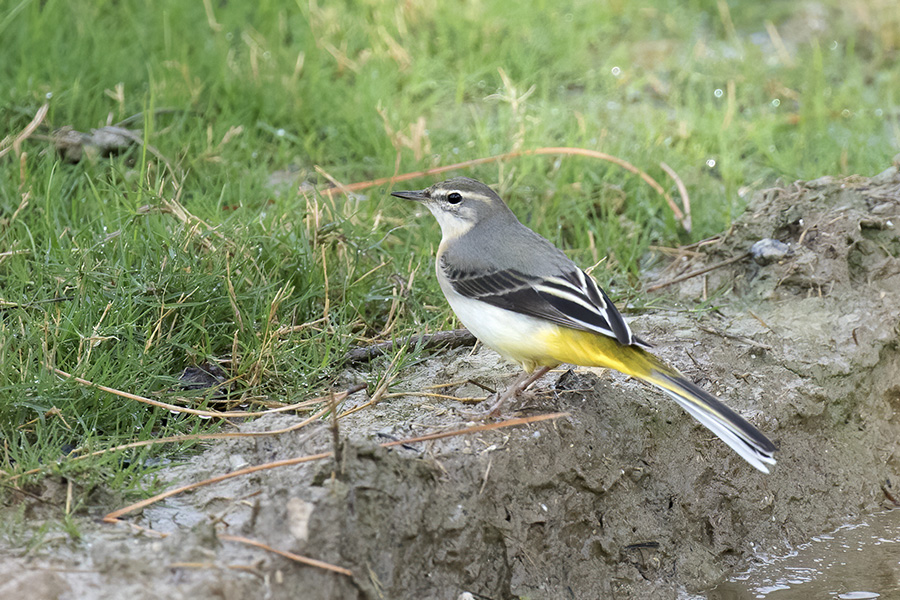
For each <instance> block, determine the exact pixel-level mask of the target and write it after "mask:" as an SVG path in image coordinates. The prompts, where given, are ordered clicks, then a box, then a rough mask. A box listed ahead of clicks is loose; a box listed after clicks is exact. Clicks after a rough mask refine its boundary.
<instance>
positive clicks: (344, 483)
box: [0, 167, 900, 600]
mask: <svg viewBox="0 0 900 600" xmlns="http://www.w3.org/2000/svg"><path fill="white" fill-rule="evenodd" d="M898 227H900V176H898V172H897V168H896V167H893V168H891V169H889V170H888V171H885V172H884V173H883V174H881V175H880V176H878V177H876V178H873V179H864V178H850V179H846V180H836V179H827V178H826V179H822V180H817V181H812V182H805V183H797V184H793V185H790V186H786V187H785V188H779V189H773V190H769V191H767V192H765V193H763V194H760V195H759V196H758V197H757V198H756V199H755V200H754V201H753V202H752V204H751V206H750V207H749V208H748V210H747V212H746V214H745V215H744V216H742V217H741V218H740V219H739V220H738V221H737V222H736V223H735V224H734V226H733V227H732V228H731V230H730V231H729V232H727V233H726V234H723V235H722V236H721V237H720V238H719V239H717V240H714V241H712V242H710V243H707V244H704V245H701V246H700V247H699V248H696V249H695V250H693V251H688V252H686V253H685V256H684V259H683V260H681V259H680V260H677V261H675V262H674V263H673V265H671V266H670V267H669V268H667V269H666V270H664V271H663V272H661V273H659V274H658V275H657V278H658V280H659V281H666V280H670V279H671V278H674V277H676V276H678V275H680V274H684V273H688V272H692V271H695V270H697V269H700V268H703V267H704V266H711V265H714V264H718V263H720V262H723V261H726V260H728V259H731V258H733V257H736V256H739V255H741V254H743V253H746V252H748V251H749V250H750V248H751V247H752V246H753V244H754V243H755V242H758V241H759V240H765V239H770V240H777V241H779V242H781V243H782V244H784V245H781V244H774V243H772V242H765V243H763V244H762V245H759V246H757V247H756V249H755V254H756V258H753V257H748V258H746V259H743V260H737V261H734V262H731V263H730V264H727V265H725V266H722V267H720V268H716V269H714V270H711V271H709V272H708V273H706V274H704V275H702V276H697V277H693V278H689V279H687V280H685V281H684V282H682V283H680V284H675V285H671V286H668V287H666V288H664V290H663V292H661V293H666V294H670V295H674V297H675V298H676V300H677V303H678V305H679V306H680V308H681V309H683V310H666V311H659V312H657V313H652V314H651V313H644V314H641V315H639V316H636V317H633V318H632V319H631V321H632V324H633V327H634V329H635V330H636V331H637V332H638V333H639V335H641V336H642V337H645V338H647V339H649V340H652V341H653V342H654V343H655V344H656V346H657V351H658V353H659V354H661V355H662V356H664V357H665V358H666V359H668V360H670V361H671V362H673V363H674V364H676V365H677V366H678V367H679V368H680V369H681V370H682V371H684V372H685V373H686V374H688V375H689V376H690V377H692V378H693V379H694V380H695V381H697V382H698V383H699V384H701V385H703V386H704V387H706V388H707V389H709V390H711V391H712V392H714V393H715V394H717V395H719V396H720V397H721V398H722V399H723V400H725V401H726V402H728V403H729V404H730V405H731V406H733V407H734V408H736V409H737V410H738V411H739V412H741V413H742V414H744V415H745V416H747V417H748V418H749V419H750V420H751V421H752V422H753V423H754V424H755V425H756V426H757V427H759V428H760V429H761V430H762V431H763V432H765V433H767V434H768V435H770V437H771V438H772V439H773V440H774V441H776V443H777V444H778V445H779V446H780V452H779V454H778V461H779V462H778V465H777V466H776V467H775V469H774V472H773V473H772V474H771V475H768V476H767V475H763V474H761V473H759V472H757V471H755V470H753V469H752V468H751V467H749V466H748V465H747V464H745V463H744V462H743V461H742V460H741V459H740V458H739V457H738V456H737V455H735V454H734V453H733V452H731V451H730V450H729V449H728V448H727V447H725V446H724V445H723V444H722V443H721V442H719V441H718V440H716V439H714V438H713V437H712V435H710V434H709V433H708V432H707V430H705V429H703V428H702V427H700V426H699V425H697V424H695V422H694V421H693V420H692V419H691V418H690V417H688V416H687V415H686V414H684V413H683V412H682V411H681V409H680V408H678V407H677V406H676V405H675V404H674V403H672V402H671V401H669V400H668V399H667V398H665V397H664V396H663V395H661V394H659V393H658V392H656V391H654V390H651V389H649V388H647V387H645V386H643V385H640V384H637V383H635V382H632V381H629V380H626V379H624V378H622V377H620V376H618V375H617V374H611V373H606V372H598V373H593V372H586V371H579V372H574V371H571V372H559V373H556V374H554V375H553V376H551V377H549V378H548V379H547V380H546V381H545V382H544V383H543V384H542V385H540V386H538V389H537V391H536V393H535V394H534V395H533V396H531V397H530V398H527V399H525V400H523V402H522V405H521V408H522V409H523V410H522V414H534V413H539V412H550V411H566V412H568V413H569V414H570V416H568V417H564V418H561V419H558V420H555V421H550V422H544V423H539V424H535V425H530V426H527V427H521V428H516V429H503V430H499V431H492V432H483V433H480V434H476V435H470V436H465V437H452V438H448V439H443V440H437V441H431V442H425V443H417V444H412V445H409V446H407V447H395V448H391V449H387V448H382V447H380V446H378V443H379V442H382V441H384V440H386V439H389V438H390V437H394V438H403V437H405V436H408V435H411V434H418V433H423V432H429V431H435V430H446V429H455V428H458V427H461V426H464V424H465V421H466V419H465V418H464V417H462V416H461V415H460V411H462V410H467V409H471V407H470V406H466V405H463V404H462V403H458V402H455V401H452V400H447V399H439V398H433V397H421V396H416V395H410V396H407V397H398V398H390V399H386V400H383V401H382V402H381V403H380V404H378V405H376V406H374V407H371V408H367V409H365V410H361V411H359V412H357V413H355V414H354V415H352V416H349V417H347V418H346V419H344V420H342V421H341V424H340V431H341V439H342V440H343V442H342V445H341V446H342V458H341V461H340V462H339V463H337V464H336V463H335V462H334V461H333V460H323V461H318V462H313V463H306V464H302V465H296V466H292V467H286V468H281V469H276V470H270V471H265V472H260V473H257V474H254V475H251V476H246V477H240V478H235V479H231V480H228V481H226V482H222V483H220V484H218V485H213V486H208V487H204V488H201V489H199V490H197V491H196V492H193V493H188V494H184V495H182V496H178V497H176V498H173V499H171V500H169V501H167V502H166V503H165V504H161V505H158V506H154V507H152V508H150V509H147V510H146V511H144V513H143V514H141V515H138V516H136V517H134V518H133V519H132V520H133V521H134V522H136V523H139V524H141V525H143V526H146V527H151V528H153V529H156V530H159V531H165V532H172V533H173V535H171V536H170V537H168V538H166V539H162V540H160V539H155V538H153V537H151V536H147V535H138V534H135V533H134V532H132V531H130V530H128V529H126V528H118V527H115V526H109V525H100V524H96V523H93V522H92V521H91V520H90V518H89V517H85V518H84V523H83V532H84V537H83V539H82V541H81V542H80V543H79V544H74V545H70V544H68V543H63V542H60V543H58V544H45V545H44V546H43V547H42V549H41V550H40V552H38V553H36V554H32V555H29V556H28V557H26V558H22V557H20V556H19V555H18V554H17V553H6V555H5V558H4V559H3V560H2V567H0V597H10V598H13V597H31V598H57V597H60V598H124V597H130V598H159V597H166V598H176V599H177V598H191V599H192V600H205V599H207V598H273V599H280V598H312V599H317V598H322V599H326V598H327V599H331V598H366V599H369V598H416V599H419V598H441V599H445V598H446V599H451V600H453V599H456V598H460V597H466V596H462V594H464V593H465V592H469V593H470V594H471V597H472V598H492V599H502V598H518V597H527V598H536V599H537V598H548V599H555V598H590V597H610V598H670V597H673V596H674V595H675V594H676V590H678V589H683V588H686V589H689V590H690V589H698V588H702V587H704V586H708V585H710V584H712V583H714V582H715V581H716V580H717V579H718V578H719V577H720V576H721V575H722V574H723V573H724V572H725V571H726V570H727V569H729V568H730V567H732V566H733V565H735V564H737V563H738V562H739V561H740V560H742V559H744V558H746V557H748V556H749V555H750V554H751V553H752V552H754V551H769V550H775V549H783V548H784V547H785V546H786V545H788V544H796V543H799V542H802V541H804V540H806V539H807V538H808V537H809V536H811V535H813V534H816V533H819V532H821V531H823V530H826V529H828V528H830V527H832V526H834V525H835V524H837V523H838V522H840V521H841V520H842V519H843V518H845V517H846V516H847V515H854V514H858V513H859V512H861V511H865V510H867V509H870V508H873V507H875V506H877V505H879V504H880V503H881V502H883V499H884V495H883V492H882V491H881V485H882V484H884V483H885V482H886V481H887V480H892V481H893V480H895V478H896V476H897V474H898V473H900V464H898V458H897V452H898V440H900V419H898V418H897V417H896V416H895V407H896V406H897V405H900V347H898V341H900V237H898V234H897V228H898ZM650 283H653V282H650ZM702 298H707V302H706V304H707V305H713V306H715V307H716V309H715V310H704V311H694V310H692V309H695V308H697V307H698V306H699V302H700V300H701V299H702ZM513 373H514V370H513V369H512V368H510V367H507V366H504V365H503V364H502V363H499V362H498V360H497V357H496V355H494V354H492V353H491V352H489V351H479V352H476V353H475V354H471V350H470V349H469V348H460V349H457V350H453V351H446V352H440V353H437V354H434V355H432V356H431V357H430V358H429V359H427V360H426V361H425V362H424V363H422V364H421V365H419V366H418V367H416V368H415V369H413V370H411V371H410V372H407V373H403V374H402V376H401V379H402V381H399V380H398V382H397V383H396V384H395V386H394V388H392V390H393V391H399V390H404V389H405V390H422V389H424V388H426V387H428V386H430V385H433V384H435V383H442V382H451V381H460V380H465V379H472V380H476V381H478V382H480V383H483V384H486V385H489V386H498V385H501V383H502V382H503V381H505V380H506V379H507V378H508V377H509V376H511V375H512V374H513ZM365 376H366V373H365V372H362V371H360V372H348V374H347V379H348V382H355V381H357V380H363V378H364V377H365ZM442 393H448V394H455V395H457V396H459V397H462V396H471V395H477V394H478V393H479V392H478V388H476V387H475V386H473V385H471V384H460V385H458V386H455V387H450V388H447V389H445V390H442ZM366 400H367V398H366V397H365V394H364V393H359V394H356V395H354V396H352V397H351V398H350V399H349V400H348V401H346V402H345V407H351V406H353V405H354V404H360V403H363V402H365V401H366ZM297 420H298V418H297V417H293V416H288V415H282V416H278V417H272V418H265V419H262V420H259V421H256V422H254V423H249V424H247V425H246V427H247V428H248V429H253V430H259V429H260V428H269V429H275V428H279V427H283V426H285V425H288V424H291V423H293V422H296V421H297ZM332 447H333V445H332V437H331V432H330V431H329V430H328V429H327V428H326V427H325V426H317V427H315V428H313V429H312V430H309V429H307V430H304V431H303V432H302V433H299V434H296V435H291V436H280V437H271V438H259V439H254V440H246V439H245V440H236V441H229V442H222V443H216V444H214V445H212V446H211V447H210V448H209V450H208V451H206V452H205V453H203V454H202V455H200V456H197V457H196V458H195V459H194V460H192V461H191V464H190V465H186V466H182V467H178V468H175V469H170V470H169V471H167V472H166V473H165V477H167V478H170V479H171V480H172V481H173V482H175V481H178V482H181V483H185V482H190V481H195V480H199V479H202V478H205V477H208V476H211V475H215V474H219V473H223V472H227V471H230V470H233V469H235V468H239V467H241V466H245V465H252V464H259V463H264V462H268V461H272V460H278V459H281V458H290V457H294V456H300V455H304V454H312V453H316V452H322V451H327V450H331V449H332ZM48 485H49V484H48ZM216 531H218V532H224V533H229V534H232V535H242V536H247V537H250V538H253V539H256V540H260V541H264V542H266V543H267V544H270V545H271V546H273V547H276V548H279V549H282V550H288V551H291V552H296V553H299V554H303V555H307V556H311V557H314V558H317V559H321V560H324V561H328V562H330V563H333V564H336V565H340V566H341V567H344V568H347V569H350V570H351V571H352V572H353V576H352V577H348V576H345V575H337V574H333V573H329V572H326V571H323V570H321V569H318V568H313V567H307V566H300V565H297V564H296V563H293V562H290V561H288V560H286V559H282V558H279V557H275V556H274V555H272V554H269V553H264V552H262V551H259V550H256V549H253V548H249V547H246V546H243V545H238V544H234V543H229V542H224V543H223V542H220V541H218V540H217V539H216V536H215V532H216ZM26 592H27V595H20V594H26Z"/></svg>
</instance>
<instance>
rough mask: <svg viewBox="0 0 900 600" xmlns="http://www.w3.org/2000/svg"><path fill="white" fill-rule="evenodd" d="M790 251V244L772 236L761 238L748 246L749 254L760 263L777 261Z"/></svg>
mask: <svg viewBox="0 0 900 600" xmlns="http://www.w3.org/2000/svg"><path fill="white" fill-rule="evenodd" d="M791 253H792V251H791V247H790V245H788V244H785V243H784V242H779V241H778V240H773V239H772V238H763V239H761V240H759V241H758V242H756V243H755V244H753V245H752V246H751V247H750V255H751V256H752V257H753V260H755V261H756V262H757V263H758V264H760V265H768V264H771V263H773V262H777V261H779V260H782V259H784V258H786V257H787V256H790V255H791Z"/></svg>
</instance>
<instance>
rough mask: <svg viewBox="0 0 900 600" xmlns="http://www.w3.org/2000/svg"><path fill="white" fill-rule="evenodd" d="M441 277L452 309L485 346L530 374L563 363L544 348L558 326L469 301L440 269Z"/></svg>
mask: <svg viewBox="0 0 900 600" xmlns="http://www.w3.org/2000/svg"><path fill="white" fill-rule="evenodd" d="M437 274H438V281H439V282H440V284H441V290H442V291H443V292H444V296H445V297H446V298H447V302H448V303H449V304H450V308H452V309H453V312H454V313H456V316H457V317H458V318H459V320H460V321H461V322H462V324H463V325H465V326H466V329H468V330H469V331H471V332H472V335H474V336H475V337H476V338H478V340H479V341H481V343H482V344H484V345H485V346H487V347H488V348H491V349H492V350H494V351H496V352H497V353H498V354H500V355H501V356H503V357H504V358H506V359H508V360H511V361H513V362H517V363H519V364H521V365H522V367H523V368H524V369H525V370H526V371H529V372H531V371H533V370H534V368H535V367H536V366H539V365H555V364H557V363H558V362H559V361H556V360H554V359H553V358H552V356H551V355H550V351H549V348H544V347H543V344H542V342H541V340H543V339H545V336H546V333H547V332H548V331H549V330H551V329H556V328H557V326H556V325H554V324H552V323H548V322H547V321H543V320H541V319H537V318H535V317H530V316H528V315H523V314H520V313H516V312H512V311H510V310H506V309H503V308H499V307H496V306H492V305H490V304H488V303H486V302H482V301H480V300H473V299H471V298H467V297H465V296H463V295H462V294H459V293H458V292H456V291H455V290H454V289H453V287H452V286H451V285H450V282H449V281H447V279H446V278H445V277H444V276H443V274H442V273H441V269H440V267H438V269H437Z"/></svg>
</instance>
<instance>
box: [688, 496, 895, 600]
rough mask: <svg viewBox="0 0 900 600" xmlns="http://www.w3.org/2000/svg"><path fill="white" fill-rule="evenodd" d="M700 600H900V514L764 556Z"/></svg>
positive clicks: (879, 516) (886, 515) (844, 528)
mask: <svg viewBox="0 0 900 600" xmlns="http://www.w3.org/2000/svg"><path fill="white" fill-rule="evenodd" d="M758 560H759V564H756V565H754V566H752V567H750V568H749V569H747V570H746V571H744V572H743V573H738V574H735V575H732V576H731V578H730V579H729V580H728V581H727V582H726V583H722V584H720V585H718V586H716V587H715V588H714V589H712V590H710V591H708V592H705V593H704V594H700V595H697V596H694V597H693V598H694V599H695V600H701V599H704V598H705V599H706V600H756V599H765V600H807V599H809V598H814V599H817V600H818V599H823V600H825V599H827V600H869V599H871V598H880V599H881V600H887V599H889V598H890V599H894V598H900V510H893V511H885V512H880V513H875V514H872V515H868V516H867V517H865V518H864V520H862V521H861V522H859V523H856V524H851V525H843V526H841V527H838V528H837V529H836V530H835V531H833V532H832V533H829V534H827V535H820V536H816V537H814V538H812V540H810V541H809V542H808V543H806V544H802V545H800V546H798V547H797V548H795V549H794V550H793V551H792V552H790V553H788V554H785V555H784V556H759V557H758Z"/></svg>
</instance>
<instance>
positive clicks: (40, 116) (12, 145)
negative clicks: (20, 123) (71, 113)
mask: <svg viewBox="0 0 900 600" xmlns="http://www.w3.org/2000/svg"><path fill="white" fill-rule="evenodd" d="M48 110H50V103H49V102H45V103H44V104H42V105H41V107H40V108H39V109H37V112H35V113H34V118H33V119H31V122H30V123H28V125H26V126H25V128H24V129H22V131H20V132H19V134H18V135H17V136H16V137H14V138H12V139H11V140H10V137H9V136H6V137H5V138H3V140H2V141H0V158H3V157H4V156H5V155H6V154H7V153H8V152H9V151H10V150H15V152H16V155H17V156H18V155H19V154H21V152H20V150H19V148H20V146H21V145H22V142H24V141H25V140H27V139H28V138H29V137H31V134H33V133H34V132H35V131H36V130H37V128H38V127H40V126H41V123H43V122H44V119H45V118H46V117H47V111H48Z"/></svg>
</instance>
